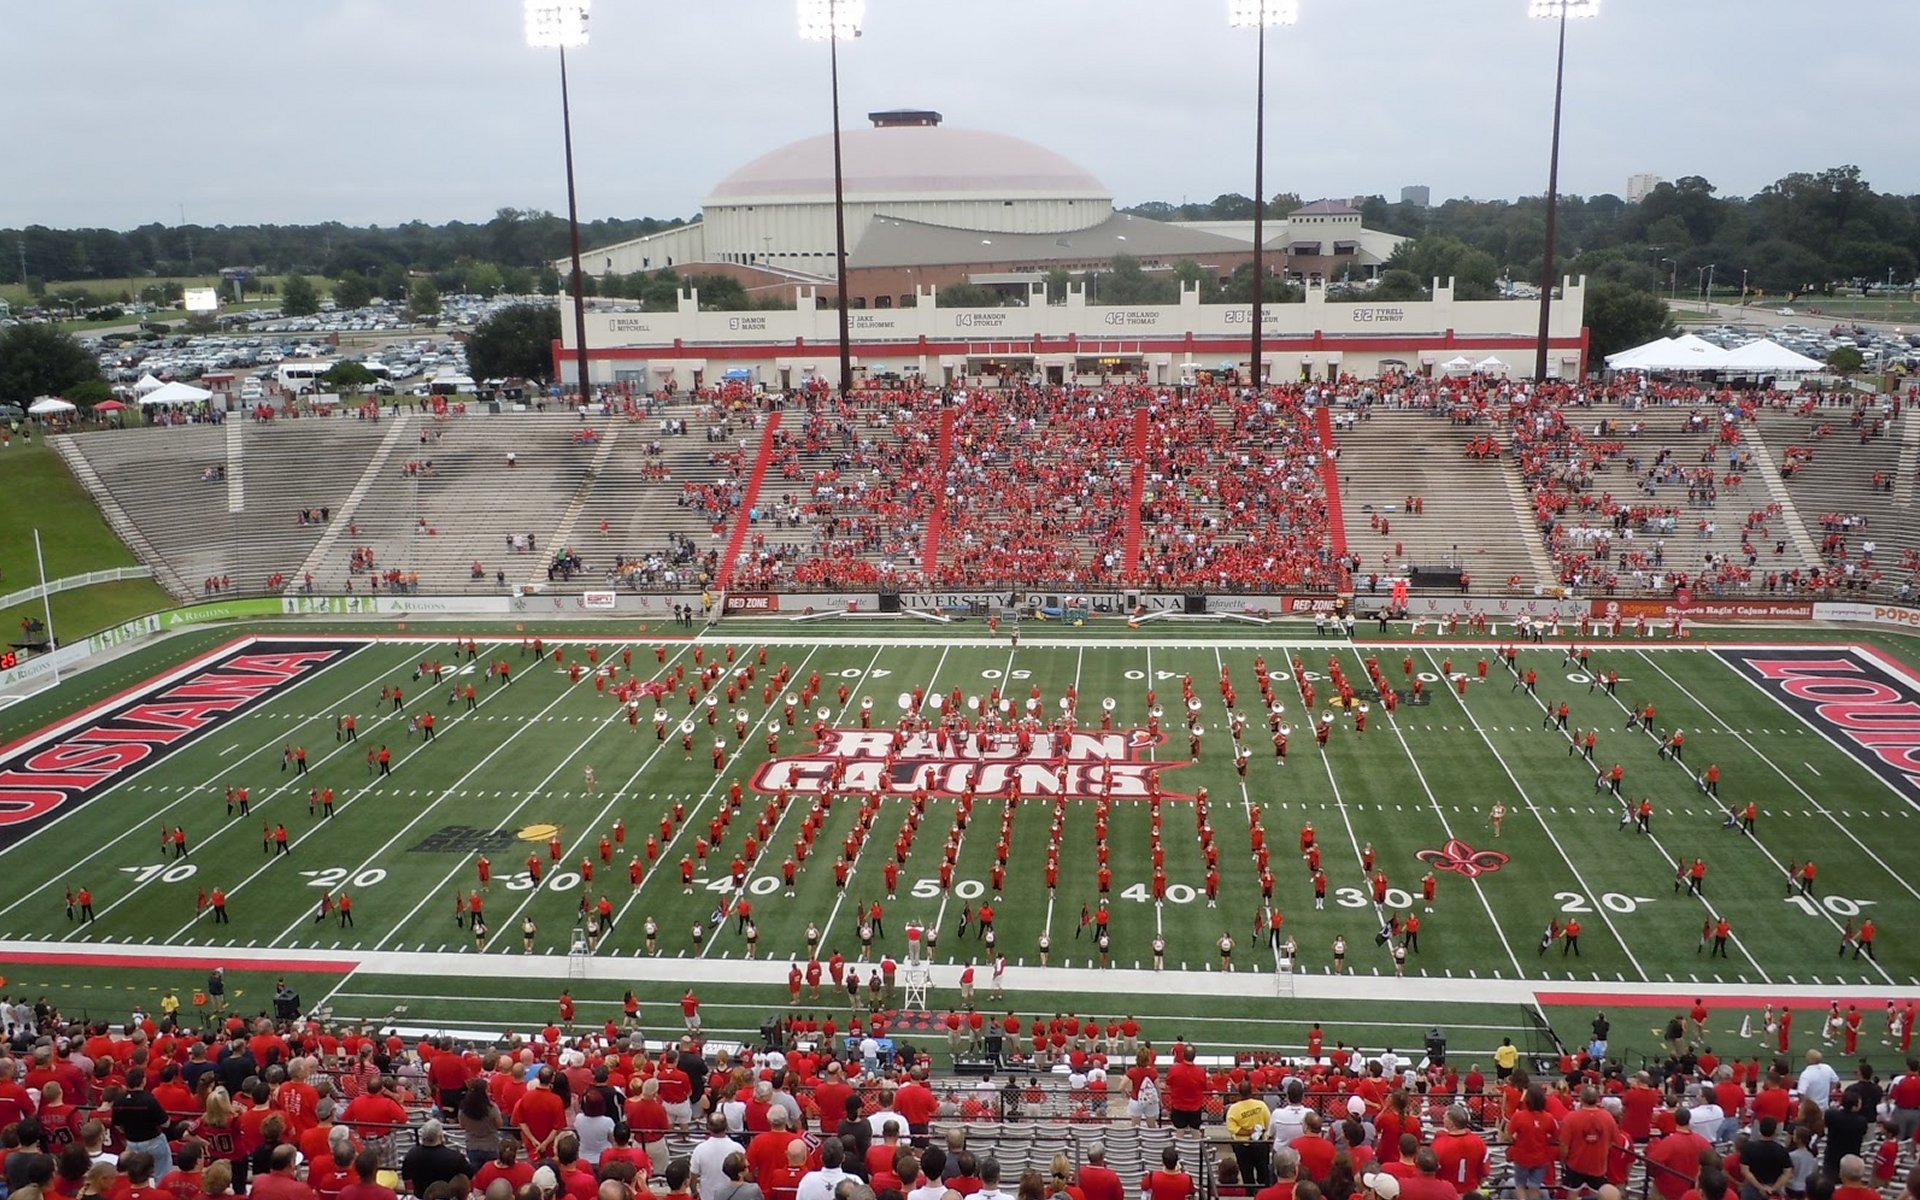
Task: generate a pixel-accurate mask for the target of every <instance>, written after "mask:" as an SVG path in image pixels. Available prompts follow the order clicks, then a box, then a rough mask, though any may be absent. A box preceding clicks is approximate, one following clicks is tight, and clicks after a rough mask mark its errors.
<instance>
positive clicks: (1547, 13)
mask: <svg viewBox="0 0 1920 1200" xmlns="http://www.w3.org/2000/svg"><path fill="white" fill-rule="evenodd" d="M1527 15H1528V16H1530V17H1537V18H1544V19H1547V20H1552V21H1557V22H1559V25H1560V50H1559V57H1558V58H1557V59H1556V61H1555V66H1554V72H1553V149H1552V150H1550V151H1549V152H1548V156H1547V227H1546V231H1545V232H1546V246H1545V253H1544V255H1543V261H1542V263H1541V267H1540V335H1539V339H1538V344H1537V345H1536V346H1535V347H1534V353H1533V378H1534V381H1535V382H1536V383H1545V382H1546V381H1547V358H1548V350H1549V346H1548V340H1549V338H1550V336H1551V334H1552V332H1553V324H1552V323H1553V284H1554V276H1553V251H1554V240H1555V237H1556V235H1557V234H1558V232H1559V229H1558V226H1559V216H1560V99H1561V96H1562V95H1563V94H1564V93H1565V91H1566V84H1567V21H1568V20H1570V19H1574V18H1584V17H1597V16H1599V15H1600V0H1527Z"/></svg>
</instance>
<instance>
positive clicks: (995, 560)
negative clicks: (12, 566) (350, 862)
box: [55, 377, 1920, 598]
mask: <svg viewBox="0 0 1920 1200" xmlns="http://www.w3.org/2000/svg"><path fill="white" fill-rule="evenodd" d="M1805 404H1806V402H1804V401H1801V400H1798V399H1788V398H1783V397H1779V396H1775V395H1772V394H1763V393H1731V392H1720V393H1711V392H1702V391H1698V390H1695V389H1688V388H1680V387H1654V386H1643V385H1641V384H1640V383H1639V382H1638V381H1635V380H1631V379H1629V380H1624V381H1619V382H1613V383H1609V384H1606V385H1604V386H1591V387H1587V388H1583V389H1580V390H1578V391H1575V390H1572V389H1567V388H1564V387H1559V386H1555V387H1549V388H1546V389H1530V388H1528V387H1526V386H1525V385H1521V384H1514V383H1508V382H1506V381H1500V380H1485V379H1473V380H1433V379H1425V378H1418V377H1412V378H1401V377H1391V378H1387V379H1382V380H1371V381H1362V380H1352V379H1341V380H1339V381H1337V382H1335V383H1333V384H1324V383H1322V384H1282V385H1276V386H1273V387H1270V388H1268V389H1267V390H1266V391H1265V392H1264V393H1262V394H1261V395H1260V396H1258V397H1255V396H1253V395H1252V394H1250V393H1247V392H1245V391H1242V390H1238V389H1230V388H1226V387H1216V386H1205V387H1197V388H1191V389H1173V388H1149V387H1143V386H1138V385H1132V384H1115V385H1111V386H1108V387H1103V388H1098V389H1095V388H1071V389H1070V388H1062V387H1057V386H1055V387H1028V386H1017V387H1013V388H1009V389H1005V390H981V389H975V390H971V391H966V392H941V391H937V390H927V391H909V390H897V391H874V392H863V393H860V394H858V395H856V396H854V397H852V398H845V399H843V398H840V397H837V396H834V395H832V394H831V393H830V392H828V391H826V390H809V391H802V392H798V393H795V394H793V395H789V396H785V397H768V396H762V395H758V394H754V393H751V392H749V391H748V390H746V389H745V388H744V387H742V386H740V385H737V384H729V385H726V386H725V387H722V388H718V389H708V390H705V391H702V392H699V393H694V394H681V395H672V396H667V395H663V396H659V397H654V398H651V399H648V400H644V401H639V402H635V401H625V400H623V401H620V402H617V403H615V404H614V405H612V406H610V407H609V409H608V410H604V411H603V410H601V409H600V408H598V407H597V406H596V407H594V408H593V409H591V410H590V411H589V413H588V414H587V415H586V416H585V417H583V416H581V415H580V414H579V413H578V412H574V411H567V412H552V413H538V412H534V413H529V412H513V413H501V414H488V413H481V412H479V411H472V412H459V413H457V414H455V415H444V414H443V415H433V414H430V413H425V412H411V411H409V412H406V413H404V414H402V415H400V416H399V417H394V416H391V415H389V416H388V417H387V418H386V419H385V420H383V421H380V422H375V421H372V420H368V419H365V417H364V415H363V412H362V411H361V410H356V411H355V412H354V413H352V414H351V415H348V414H345V413H338V414H334V415H330V416H321V417H312V416H307V417H301V418H298V419H289V418H286V417H278V418H275V419H272V420H256V419H252V418H248V417H236V418H234V419H233V420H232V421H229V422H228V423H226V424H210V423H209V424H189V425H178V426H168V427H162V428H149V429H139V430H127V431H111V432H92V433H85V434H78V435H71V436H67V437H62V438H59V439H56V443H55V444H56V445H57V446H59V447H60V448H61V450H62V453H63V454H66V455H68V456H69V459H70V461H73V462H76V463H78V464H82V465H81V466H78V467H77V468H76V473H77V474H78V475H80V477H81V479H82V482H83V483H84V484H86V486H88V487H89V488H92V489H93V490H94V491H95V492H96V493H98V494H99V495H100V496H101V498H102V501H103V504H102V507H103V508H104V509H106V510H107V511H108V515H109V517H110V519H113V520H115V521H116V522H117V524H118V527H119V528H120V529H121V530H122V532H123V534H124V535H125V536H126V537H127V540H128V542H129V544H130V545H131V546H132V548H133V549H134V550H135V552H136V553H138V554H139V555H140V556H141V557H142V558H143V559H144V560H147V561H149V563H150V565H153V566H155V568H156V574H157V576H158V577H159V578H160V579H161V581H162V582H163V583H164V584H166V585H168V586H170V587H171V588H172V589H173V590H175V591H176V592H179V593H181V594H182V597H183V598H189V597H194V596H197V595H200V594H202V593H207V592H209V591H211V590H212V585H214V584H215V583H216V582H219V581H224V583H225V586H224V587H223V588H222V589H221V590H223V591H224V590H231V591H234V592H251V593H264V592H271V591H276V590H285V591H299V590H302V589H303V588H305V587H306V586H308V580H307V578H306V576H307V574H308V573H311V575H312V581H311V586H312V587H313V588H314V590H316V591H319V592H323V593H333V592H340V591H344V590H347V589H348V588H352V589H353V590H355V591H360V592H365V591H367V590H369V589H370V588H389V589H392V588H404V589H417V590H420V591H425V592H438V593H447V592H462V591H465V592H487V593H493V592H498V591H501V590H504V589H506V588H511V587H518V586H530V587H533V588H536V589H552V590H559V591H568V590H572V591H578V590H583V589H586V588H597V587H606V586H608V585H609V584H615V585H619V586H626V587H632V588H636V589H673V590H686V589H689V588H692V587H699V588H706V587H709V586H712V585H713V584H714V583H715V582H716V581H717V580H719V579H721V578H722V577H723V576H726V575H729V574H730V576H731V586H733V587H735V588H738V589H748V590H760V589H769V588H781V589H795V590H807V589H826V590H839V589H846V588H860V589H863V590H864V589H875V588H877V589H896V588H908V587H924V586H939V587H967V588H994V589H1000V588H1007V589H1012V588H1046V589H1058V590H1062V591H1065V590H1070V589H1071V590H1078V589H1082V588H1084V589H1086V590H1116V589H1119V588H1143V589H1149V590H1158V591H1175V590H1194V591H1247V592H1256V593H1259V592H1281V591H1330V590H1332V589H1334V588H1337V587H1340V586H1342V585H1343V583H1345V581H1346V580H1348V579H1349V578H1352V579H1353V582H1354V584H1355V586H1358V587H1361V588H1362V589H1364V588H1365V587H1366V583H1365V581H1366V580H1368V579H1377V578H1379V577H1383V576H1393V575H1398V574H1400V573H1401V572H1402V571H1403V570H1404V569H1406V568H1410V567H1411V568H1427V569H1437V570H1448V569H1451V570H1457V571H1461V572H1464V573H1466V574H1467V576H1468V577H1469V579H1470V580H1471V588H1470V589H1469V590H1470V591H1472V592H1473V593H1474V594H1476V595H1479V594H1497V593H1502V592H1505V593H1509V594H1512V593H1530V592H1532V591H1533V590H1534V589H1535V588H1536V587H1537V586H1540V585H1542V584H1551V583H1559V584H1564V585H1573V586H1578V587H1580V588H1581V589H1582V590H1583V591H1584V592H1585V593H1586V594H1589V595H1634V594H1649V593H1651V594H1665V593H1669V592H1671V591H1673V590H1675V589H1676V588H1678V587H1679V586H1681V585H1685V586H1688V587H1691V588H1692V589H1693V590H1694V591H1696V592H1698V593H1699V594H1701V595H1703V596H1718V595H1735V596H1758V595H1761V594H1767V593H1769V591H1771V593H1772V594H1781V593H1788V592H1790V593H1792V594H1794V595H1801V596H1805V595H1815V594H1818V595H1827V594H1847V593H1860V592H1871V593H1873V594H1880V595H1889V594H1898V595H1903V596H1911V595H1913V593H1914V588H1915V586H1916V583H1920V530H1916V529H1914V528H1913V526H1914V522H1912V521H1911V520H1909V519H1908V515H1909V512H1910V510H1911V508H1912V498H1913V491H1914V480H1913V479H1911V478H1908V476H1912V475H1913V474H1915V471H1914V464H1913V463H1912V462H1908V461H1907V460H1908V459H1910V458H1912V457H1913V455H1912V454H1910V453H1909V452H1908V450H1907V441H1908V438H1907V436H1906V434H1905V432H1904V431H1906V430H1908V429H1910V428H1913V426H1912V418H1911V417H1909V418H1907V424H1904V425H1899V424H1895V425H1893V426H1892V427H1891V430H1889V428H1888V426H1887V425H1886V424H1885V423H1884V419H1883V418H1882V417H1881V416H1880V415H1879V411H1880V410H1878V409H1877V408H1875V409H1868V408H1865V407H1858V406H1854V405H1852V404H1848V405H1846V406H1842V407H1834V406H1832V405H1826V406H1818V407H1805ZM776 417H777V423H776V419H775V418H776ZM1835 439H1840V440H1842V441H1844V442H1845V443H1846V446H1845V449H1846V453H1845V454H1840V453H1836V452H1835V450H1836V448H1837V447H1838V446H1839V445H1840V441H1836V440H1835ZM1916 446H1917V447H1920V443H1916ZM1329 447H1332V448H1333V453H1332V455H1331V456H1330V455H1329V453H1328V448H1329ZM510 454H511V455H512V459H513V461H512V464H511V465H509V464H508V456H509V455H510ZM763 457H764V460H765V462H766V463H767V470H766V471H765V473H764V475H762V476H761V477H759V478H758V479H756V477H755V470H756V469H757V467H758V465H759V464H760V462H761V461H762V460H763ZM230 460H231V466H232V468H233V469H234V470H235V471H236V472H237V476H236V478H235V479H233V480H226V479H223V478H222V477H221V475H220V472H221V471H222V470H224V469H227V468H228V466H229V462H230ZM1903 462H1904V463H1906V466H1905V470H1904V474H1903V466H1902V464H1903ZM1783 478H1784V481H1785V482H1784V483H1783V482H1782V480H1783ZM1336 485H1337V487H1338V499H1339V501H1340V504H1339V511H1340V513H1341V528H1340V529H1337V530H1336V529H1334V528H1332V527H1331V521H1332V519H1333V518H1332V515H1331V514H1332V512H1333V509H1334V505H1333V503H1332V501H1333V500H1334V499H1335V494H1334V493H1333V492H1332V489H1333V488H1334V487H1335V486H1336ZM756 488H757V491H756V490H755V489H756ZM1136 495H1137V503H1136ZM230 496H232V497H238V498H239V499H240V501H241V505H240V510H239V511H229V509H230V507H231V506H230V503H229V500H230ZM1888 496H1890V497H1891V506H1892V511H1891V512H1889V511H1888V504H1887V502H1886V500H1885V498H1886V497H1888ZM1409 503H1411V506H1412V511H1409ZM320 509H325V510H327V515H328V520H327V521H326V522H324V523H322V522H319V521H313V522H306V523H303V522H302V521H301V519H300V516H299V514H301V513H302V512H305V511H317V510H320ZM120 514H124V519H123V518H122V517H121V516H120ZM1862 518H1864V519H1865V520H1866V521H1867V522H1869V524H1868V525H1867V526H1864V527H1863V526H1862V525H1861V524H1860V520H1861V519H1862ZM1528 526H1532V527H1533V528H1532V530H1531V531H1530V530H1529V529H1528ZM1827 526H1832V528H1827ZM1809 531H1811V532H1812V533H1813V534H1814V536H1813V537H1811V538H1810V537H1809V536H1808V533H1809ZM736 537H737V538H738V539H739V540H738V544H737V546H736V545H735V539H736ZM1869 540H1871V541H1873V542H1874V543H1875V544H1876V549H1877V550H1878V553H1877V554H1876V555H1875V556H1874V560H1873V561H1872V562H1871V563H1870V564H1869V563H1866V562H1864V561H1863V553H1864V551H1865V543H1866V542H1867V541H1869ZM730 548H733V549H736V550H737V555H736V560H735V561H734V562H733V563H731V564H724V563H723V562H722V559H723V558H724V557H725V555H726V554H727V553H728V551H729V549H730ZM929 550H931V551H932V553H933V554H934V561H933V562H930V563H929V562H923V561H922V559H924V558H925V557H926V556H927V554H928V552H929ZM1381 586H1384V584H1382V585H1381Z"/></svg>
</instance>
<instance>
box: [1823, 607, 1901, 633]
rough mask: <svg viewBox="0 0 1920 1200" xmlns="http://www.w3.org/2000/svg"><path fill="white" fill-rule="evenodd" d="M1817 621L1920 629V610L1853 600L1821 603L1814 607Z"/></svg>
mask: <svg viewBox="0 0 1920 1200" xmlns="http://www.w3.org/2000/svg"><path fill="white" fill-rule="evenodd" d="M1813 619H1814V620H1816V621H1869V622H1872V623H1873V624H1875V625H1900V626H1904V627H1906V628H1908V629H1920V608H1907V607H1905V606H1903V605H1899V604H1861V603H1857V602H1855V601H1851V600H1841V601H1834V602H1831V603H1829V602H1827V601H1824V600H1823V601H1820V602H1818V603H1816V604H1815V605H1814V606H1813Z"/></svg>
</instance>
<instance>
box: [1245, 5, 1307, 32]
mask: <svg viewBox="0 0 1920 1200" xmlns="http://www.w3.org/2000/svg"><path fill="white" fill-rule="evenodd" d="M1299 19H1300V0H1227V24H1229V25H1231V26H1233V27H1234V28H1236V29H1252V28H1256V27H1257V28H1267V27H1270V26H1274V25H1292V24H1294V23H1295V22H1296V21H1298V20H1299Z"/></svg>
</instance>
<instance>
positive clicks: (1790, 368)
mask: <svg viewBox="0 0 1920 1200" xmlns="http://www.w3.org/2000/svg"><path fill="white" fill-rule="evenodd" d="M1724 365H1725V368H1726V369H1727V370H1729V371H1742V372H1751V373H1753V374H1756V375H1769V374H1782V373H1787V372H1794V371H1818V370H1821V369H1822V368H1823V366H1824V365H1825V364H1823V363H1821V362H1819V361H1818V360H1816V359H1811V358H1808V357H1807V356H1806V355H1804V354H1795V353H1794V352H1793V351H1791V350H1789V349H1787V348H1786V347H1785V346H1782V345H1781V344H1780V343H1778V342H1774V341H1769V340H1768V339H1766V338H1762V339H1760V340H1759V341H1757V342H1748V343H1747V344H1746V345H1744V346H1739V347H1736V348H1734V349H1732V350H1729V351H1727V361H1726V363H1725V364H1724Z"/></svg>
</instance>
